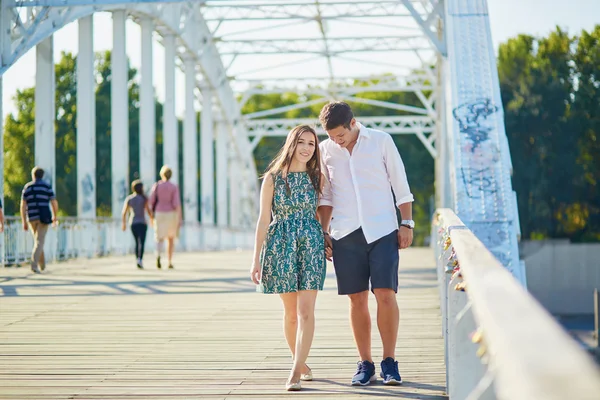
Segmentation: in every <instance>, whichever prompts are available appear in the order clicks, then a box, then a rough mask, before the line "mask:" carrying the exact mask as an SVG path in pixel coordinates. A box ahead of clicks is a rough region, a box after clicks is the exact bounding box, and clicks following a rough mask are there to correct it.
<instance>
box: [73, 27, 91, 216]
mask: <svg viewBox="0 0 600 400" xmlns="http://www.w3.org/2000/svg"><path fill="white" fill-rule="evenodd" d="M95 89H96V85H95V76H94V19H93V16H91V15H90V16H89V17H85V18H82V19H80V20H79V50H78V53H77V182H78V183H77V216H78V217H80V218H95V217H96V92H95Z"/></svg>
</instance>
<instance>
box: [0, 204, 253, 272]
mask: <svg viewBox="0 0 600 400" xmlns="http://www.w3.org/2000/svg"><path fill="white" fill-rule="evenodd" d="M152 232H153V229H152V227H151V226H150V227H149V229H148V233H147V239H146V253H147V254H149V253H151V252H152V251H153V250H154V248H155V244H154V240H153V233H152ZM253 238H254V232H253V231H252V230H250V229H243V228H232V227H220V226H206V225H202V224H200V223H199V222H195V221H184V222H183V226H182V228H181V231H180V237H179V240H177V242H176V247H177V250H178V251H205V250H226V249H237V248H244V249H248V248H251V247H252V245H253ZM32 248H33V238H32V235H31V233H30V232H26V231H24V230H23V227H22V225H21V219H20V217H14V216H9V217H6V218H5V226H4V232H3V233H2V234H0V263H1V264H2V265H4V266H5V265H16V264H21V263H26V262H28V261H29V260H30V258H31V250H32ZM133 249H134V242H133V236H132V234H131V232H129V229H127V230H126V231H125V232H123V231H122V230H121V220H120V219H113V218H111V217H98V218H78V217H60V218H59V220H58V225H57V226H56V227H51V228H50V229H49V230H48V234H47V235H46V243H45V245H44V253H45V255H46V261H48V262H54V261H62V260H67V259H72V258H91V257H101V256H107V255H115V254H116V255H124V254H129V253H133Z"/></svg>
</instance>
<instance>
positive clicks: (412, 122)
mask: <svg viewBox="0 0 600 400" xmlns="http://www.w3.org/2000/svg"><path fill="white" fill-rule="evenodd" d="M358 121H359V122H360V123H361V124H363V125H364V126H366V127H367V128H372V129H378V130H382V131H385V132H387V133H389V134H392V135H395V134H400V135H403V134H415V135H417V137H418V138H419V139H420V140H421V142H423V145H424V146H425V148H427V150H428V151H429V153H430V154H431V155H432V156H433V157H436V156H437V151H436V149H435V146H434V144H435V119H434V118H432V117H429V116H416V115H409V116H396V117H360V118H358ZM246 124H247V127H248V136H250V137H253V139H252V142H251V146H252V148H253V149H254V148H255V147H256V146H257V145H258V142H259V141H260V139H261V138H263V137H265V136H286V135H287V134H288V132H289V131H290V130H291V129H292V128H293V127H295V126H297V125H312V126H314V127H315V128H316V131H317V134H318V135H325V134H326V133H325V131H324V130H323V128H322V127H321V125H320V123H319V121H318V120H317V119H312V118H290V119H253V120H249V121H247V122H246Z"/></svg>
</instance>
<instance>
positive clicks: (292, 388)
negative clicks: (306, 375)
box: [285, 381, 302, 392]
mask: <svg viewBox="0 0 600 400" xmlns="http://www.w3.org/2000/svg"><path fill="white" fill-rule="evenodd" d="M285 390H287V391H288V392H297V391H299V390H302V385H300V381H298V382H290V381H287V382H286V383H285Z"/></svg>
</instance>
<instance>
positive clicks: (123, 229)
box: [121, 222, 127, 232]
mask: <svg viewBox="0 0 600 400" xmlns="http://www.w3.org/2000/svg"><path fill="white" fill-rule="evenodd" d="M121 230H122V231H123V232H125V231H126V230H127V224H126V223H125V222H123V223H121Z"/></svg>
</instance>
